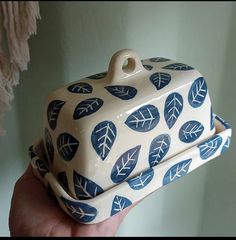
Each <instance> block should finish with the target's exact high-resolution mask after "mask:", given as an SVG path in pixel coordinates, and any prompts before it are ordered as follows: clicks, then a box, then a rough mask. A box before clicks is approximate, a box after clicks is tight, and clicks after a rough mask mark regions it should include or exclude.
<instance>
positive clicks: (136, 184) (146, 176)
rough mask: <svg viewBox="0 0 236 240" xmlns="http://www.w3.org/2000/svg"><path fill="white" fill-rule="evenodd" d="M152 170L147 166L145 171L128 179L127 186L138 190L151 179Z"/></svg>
mask: <svg viewBox="0 0 236 240" xmlns="http://www.w3.org/2000/svg"><path fill="white" fill-rule="evenodd" d="M153 176H154V171H153V169H152V168H149V169H148V170H146V171H143V172H141V173H140V174H139V175H138V176H136V177H133V178H131V179H128V180H127V182H128V184H129V186H130V187H131V188H132V189H134V190H140V189H143V188H144V187H146V186H147V185H148V184H149V183H150V182H151V181H152V179H153Z"/></svg>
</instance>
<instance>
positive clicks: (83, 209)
mask: <svg viewBox="0 0 236 240" xmlns="http://www.w3.org/2000/svg"><path fill="white" fill-rule="evenodd" d="M60 199H61V200H62V202H63V203H64V205H65V207H66V209H67V210H68V211H69V213H70V215H71V216H72V217H73V218H74V219H75V220H76V221H78V222H82V223H88V222H91V221H93V220H94V219H95V218H96V216H97V214H98V211H97V209H96V208H95V207H92V206H90V205H89V204H87V203H82V202H73V201H70V200H68V199H65V198H63V197H60Z"/></svg>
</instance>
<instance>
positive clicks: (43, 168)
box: [35, 159, 49, 177]
mask: <svg viewBox="0 0 236 240" xmlns="http://www.w3.org/2000/svg"><path fill="white" fill-rule="evenodd" d="M35 165H36V166H37V169H38V172H39V173H40V175H41V177H44V176H45V174H46V173H48V172H49V171H48V168H47V166H46V165H45V163H44V162H43V161H42V160H41V159H37V160H36V161H35Z"/></svg>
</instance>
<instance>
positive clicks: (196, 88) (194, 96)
mask: <svg viewBox="0 0 236 240" xmlns="http://www.w3.org/2000/svg"><path fill="white" fill-rule="evenodd" d="M206 95H207V85H206V81H205V80H204V78H203V77H199V78H197V79H196V80H195V81H194V82H193V84H192V86H191V88H190V90H189V93H188V102H189V104H190V105H191V106H192V107H193V108H198V107H200V106H201V105H202V104H203V102H204V100H205V98H206Z"/></svg>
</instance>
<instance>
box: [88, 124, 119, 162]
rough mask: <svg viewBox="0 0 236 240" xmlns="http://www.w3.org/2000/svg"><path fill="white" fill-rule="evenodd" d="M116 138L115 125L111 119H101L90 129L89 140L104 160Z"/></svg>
mask: <svg viewBox="0 0 236 240" xmlns="http://www.w3.org/2000/svg"><path fill="white" fill-rule="evenodd" d="M115 139H116V126H115V124H114V123H113V122H111V121H103V122H100V123H98V124H97V125H96V127H95V128H94V129H93V131H92V135H91V141H92V145H93V147H94V149H95V151H96V152H97V154H98V155H99V156H100V157H101V159H102V160H104V159H105V158H106V157H107V155H108V153H109V152H110V151H111V148H112V146H113V144H114V141H115Z"/></svg>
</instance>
